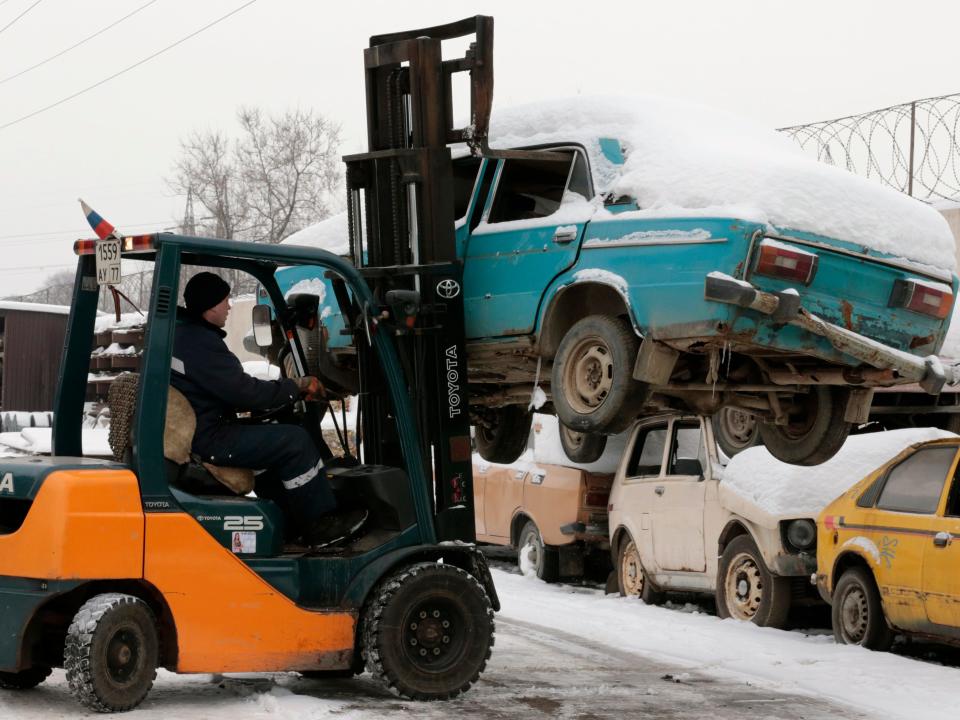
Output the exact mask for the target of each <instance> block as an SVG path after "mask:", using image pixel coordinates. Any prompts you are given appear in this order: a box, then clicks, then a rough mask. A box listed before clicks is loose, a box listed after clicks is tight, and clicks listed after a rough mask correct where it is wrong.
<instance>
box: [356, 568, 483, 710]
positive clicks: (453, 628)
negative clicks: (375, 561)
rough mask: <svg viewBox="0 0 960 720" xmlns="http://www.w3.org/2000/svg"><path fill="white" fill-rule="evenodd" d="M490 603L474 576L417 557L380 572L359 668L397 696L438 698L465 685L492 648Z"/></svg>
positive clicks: (369, 608) (449, 695) (368, 612)
mask: <svg viewBox="0 0 960 720" xmlns="http://www.w3.org/2000/svg"><path fill="white" fill-rule="evenodd" d="M493 634H494V623H493V608H492V607H491V606H490V599H489V598H488V597H487V593H486V591H484V589H483V587H482V586H481V585H480V583H479V582H477V580H476V578H474V577H473V576H472V575H470V574H469V573H467V572H466V571H464V570H461V569H460V568H458V567H455V566H453V565H447V564H439V563H420V564H417V565H412V566H410V567H406V568H403V569H402V570H400V571H399V572H397V573H395V574H394V575H392V576H390V577H388V578H387V579H386V580H385V581H384V582H383V583H382V584H381V585H380V586H379V588H378V589H376V590H375V591H374V596H373V598H372V600H371V602H370V604H369V605H368V606H367V609H366V611H365V615H364V636H363V649H364V656H365V658H366V661H367V669H368V670H370V672H371V674H373V675H374V676H375V677H378V678H380V679H381V680H382V681H383V682H384V683H385V684H386V685H387V686H388V687H390V688H391V689H392V690H394V692H396V693H397V694H398V695H400V696H401V697H405V698H409V699H411V700H446V699H448V698H452V697H454V696H456V695H459V694H460V693H462V692H464V691H465V690H467V688H469V687H470V686H471V685H472V684H473V683H474V682H475V681H476V680H477V678H478V677H480V673H481V672H483V669H484V667H486V664H487V660H488V659H489V658H490V652H491V650H492V648H493V639H494V638H493Z"/></svg>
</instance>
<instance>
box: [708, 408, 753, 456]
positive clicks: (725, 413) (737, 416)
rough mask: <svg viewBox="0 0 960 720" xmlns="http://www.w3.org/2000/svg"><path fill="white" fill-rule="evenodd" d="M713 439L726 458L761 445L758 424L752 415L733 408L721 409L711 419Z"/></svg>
mask: <svg viewBox="0 0 960 720" xmlns="http://www.w3.org/2000/svg"><path fill="white" fill-rule="evenodd" d="M711 420H712V423H713V437H714V439H715V440H716V441H717V445H719V446H720V449H721V450H723V452H724V454H725V455H726V456H727V457H733V456H734V455H736V454H737V453H739V452H743V451H744V450H746V449H747V448H751V447H754V446H756V445H762V444H763V441H762V440H761V439H760V423H759V422H757V418H756V416H755V415H753V414H752V413H748V412H747V411H745V410H741V409H740V408H735V407H725V408H721V409H720V410H719V411H718V412H717V413H716V414H715V415H714V416H713V418H712V419H711Z"/></svg>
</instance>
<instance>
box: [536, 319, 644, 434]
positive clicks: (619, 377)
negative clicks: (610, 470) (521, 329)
mask: <svg viewBox="0 0 960 720" xmlns="http://www.w3.org/2000/svg"><path fill="white" fill-rule="evenodd" d="M639 348H640V339H639V338H638V337H637V335H636V333H634V331H633V328H632V327H631V326H630V323H629V322H628V321H627V320H626V319H624V318H620V317H612V316H609V315H589V316H587V317H585V318H583V319H582V320H579V321H578V322H576V323H575V324H574V325H573V327H571V328H570V329H569V330H568V331H567V333H566V335H564V336H563V340H561V341H560V346H559V347H558V348H557V354H556V357H554V360H553V369H552V374H551V379H550V389H551V393H552V395H553V405H554V408H555V409H556V413H557V417H558V418H560V422H561V423H563V424H564V425H566V426H567V427H568V428H570V429H571V430H576V431H578V432H584V433H603V434H605V435H613V434H615V433H618V432H621V431H623V430H626V429H627V428H628V427H629V426H630V424H631V423H632V422H633V420H634V418H635V417H636V416H637V414H638V413H639V411H640V409H641V408H642V406H643V401H644V399H645V397H646V395H647V392H646V390H647V388H648V386H646V385H645V384H643V383H639V382H637V381H636V380H634V379H633V365H634V363H635V362H636V359H637V351H638V349H639Z"/></svg>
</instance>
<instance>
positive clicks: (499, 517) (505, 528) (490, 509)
mask: <svg viewBox="0 0 960 720" xmlns="http://www.w3.org/2000/svg"><path fill="white" fill-rule="evenodd" d="M526 476H527V471H526V470H524V469H522V468H516V467H510V466H509V465H491V466H490V469H489V470H488V471H487V479H486V482H485V487H484V493H483V498H484V500H483V505H484V508H483V519H484V525H485V527H486V531H487V535H489V536H492V537H494V538H497V539H499V540H501V541H503V542H509V541H510V523H511V522H512V520H513V516H514V513H515V512H516V510H517V508H519V507H520V504H521V503H522V502H523V481H524V478H526Z"/></svg>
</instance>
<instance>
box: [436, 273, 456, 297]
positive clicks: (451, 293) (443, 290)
mask: <svg viewBox="0 0 960 720" xmlns="http://www.w3.org/2000/svg"><path fill="white" fill-rule="evenodd" d="M459 294H460V283H458V282H457V281H456V280H450V279H449V278H448V279H447V280H441V281H440V282H438V283H437V295H439V296H440V297H442V298H446V299H447V300H453V298H455V297H456V296H457V295H459Z"/></svg>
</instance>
